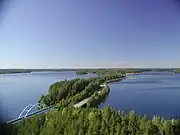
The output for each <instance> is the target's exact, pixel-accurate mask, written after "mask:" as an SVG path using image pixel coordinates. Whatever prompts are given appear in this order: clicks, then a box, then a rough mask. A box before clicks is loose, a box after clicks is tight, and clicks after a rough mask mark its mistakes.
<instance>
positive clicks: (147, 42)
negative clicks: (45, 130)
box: [0, 0, 180, 68]
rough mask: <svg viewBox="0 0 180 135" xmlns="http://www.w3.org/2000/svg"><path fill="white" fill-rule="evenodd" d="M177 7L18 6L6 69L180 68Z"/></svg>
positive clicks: (84, 2)
mask: <svg viewBox="0 0 180 135" xmlns="http://www.w3.org/2000/svg"><path fill="white" fill-rule="evenodd" d="M176 1H177V0H176ZM176 1H175V0H51V1H50V0H38V1H36V0H14V1H12V2H11V3H10V5H9V6H8V7H9V8H8V10H6V13H4V18H3V20H2V22H1V23H0V68H66V67H68V68H77V67H81V68H84V67H121V68H124V67H143V68H144V67H165V68H167V67H180V53H179V52H180V4H179V3H178V2H176Z"/></svg>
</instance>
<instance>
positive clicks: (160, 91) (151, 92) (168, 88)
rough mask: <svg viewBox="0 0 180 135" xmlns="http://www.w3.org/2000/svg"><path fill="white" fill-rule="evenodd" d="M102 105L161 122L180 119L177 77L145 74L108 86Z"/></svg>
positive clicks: (166, 74)
mask: <svg viewBox="0 0 180 135" xmlns="http://www.w3.org/2000/svg"><path fill="white" fill-rule="evenodd" d="M110 88H111V91H110V93H109V96H108V98H107V99H106V101H105V103H104V104H102V105H101V106H100V107H104V106H105V105H109V106H112V107H114V108H116V109H119V110H124V111H131V110H134V111H135V112H136V113H137V114H146V115H147V116H148V117H149V118H151V117H152V115H154V114H155V115H158V116H163V117H165V118H172V117H173V118H180V74H172V73H163V72H147V73H144V74H139V75H129V76H128V78H127V79H126V80H123V81H121V82H116V83H113V84H110Z"/></svg>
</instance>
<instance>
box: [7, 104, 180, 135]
mask: <svg viewBox="0 0 180 135" xmlns="http://www.w3.org/2000/svg"><path fill="white" fill-rule="evenodd" d="M7 128H11V130H8V131H9V132H10V131H11V132H10V133H9V135H11V134H13V135H14V134H18V135H179V134H180V121H179V120H163V119H161V118H159V117H156V116H154V117H153V119H152V120H148V119H147V118H146V117H145V116H143V117H142V116H137V115H136V114H135V112H133V111H132V112H130V113H128V114H126V113H123V112H117V111H114V110H113V109H111V108H109V107H105V108H104V109H95V108H93V109H90V108H71V107H67V108H63V109H61V110H60V111H51V112H49V113H47V114H43V115H37V116H34V117H32V118H29V119H26V120H24V121H22V122H21V123H18V124H16V125H12V126H11V127H7Z"/></svg>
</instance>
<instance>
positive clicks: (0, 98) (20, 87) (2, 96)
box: [0, 71, 95, 121]
mask: <svg viewBox="0 0 180 135" xmlns="http://www.w3.org/2000/svg"><path fill="white" fill-rule="evenodd" d="M93 76H95V75H94V74H87V75H81V76H78V75H76V73H75V72H74V71H68V72H33V73H18V74H1V75H0V116H1V119H2V120H3V121H8V120H11V119H14V118H17V117H18V116H19V114H20V112H21V111H22V110H23V109H24V108H25V107H26V106H27V105H29V104H36V103H37V102H38V100H39V98H40V96H41V95H42V94H46V93H47V92H48V88H49V86H50V85H51V84H52V83H54V82H56V81H61V80H65V79H67V80H69V79H75V78H88V77H93Z"/></svg>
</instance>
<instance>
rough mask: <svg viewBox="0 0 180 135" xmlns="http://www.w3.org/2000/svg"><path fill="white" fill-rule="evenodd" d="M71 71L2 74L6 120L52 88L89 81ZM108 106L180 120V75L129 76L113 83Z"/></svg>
mask: <svg viewBox="0 0 180 135" xmlns="http://www.w3.org/2000/svg"><path fill="white" fill-rule="evenodd" d="M91 76H95V75H93V74H88V75H82V76H77V75H76V74H75V72H74V71H71V72H69V71H68V72H34V73H23V74H22V73H21V74H6V75H0V109H1V110H0V112H1V114H0V115H1V117H2V118H3V120H5V121H7V120H11V119H14V118H17V117H18V115H19V114H20V112H21V111H22V110H23V109H24V108H25V107H26V106H27V105H28V104H35V103H37V101H38V100H39V98H40V96H41V95H42V94H46V93H47V91H48V88H49V86H50V85H51V84H52V83H54V82H56V81H61V80H65V79H68V80H69V79H75V78H77V77H78V78H88V77H91ZM110 88H111V91H110V93H109V96H108V98H107V100H106V101H105V103H104V104H102V105H101V106H100V107H103V106H105V105H110V106H112V107H114V108H116V109H119V110H124V111H130V110H135V111H136V112H137V114H146V115H148V116H150V117H151V116H152V115H153V114H156V115H159V116H164V117H180V74H172V73H160V72H159V73H154V72H148V73H144V74H140V75H129V76H128V78H127V79H126V80H123V81H119V82H116V83H113V84H110Z"/></svg>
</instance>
